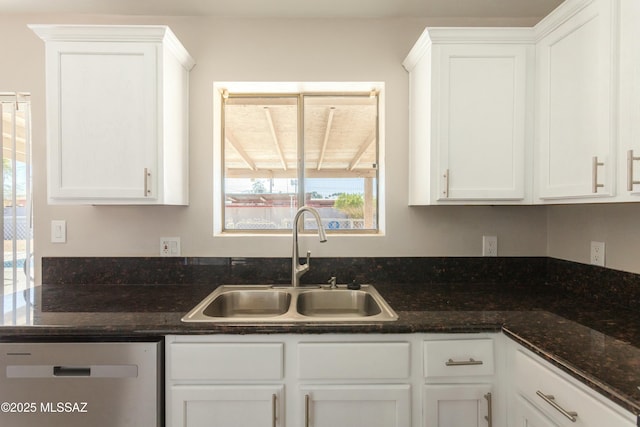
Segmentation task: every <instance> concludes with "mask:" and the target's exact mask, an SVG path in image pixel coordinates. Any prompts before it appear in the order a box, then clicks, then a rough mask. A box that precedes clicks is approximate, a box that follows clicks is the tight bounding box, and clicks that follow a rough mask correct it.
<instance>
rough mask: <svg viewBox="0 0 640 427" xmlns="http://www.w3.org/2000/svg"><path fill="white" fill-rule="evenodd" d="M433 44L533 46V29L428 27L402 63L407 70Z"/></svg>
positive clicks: (409, 69)
mask: <svg viewBox="0 0 640 427" xmlns="http://www.w3.org/2000/svg"><path fill="white" fill-rule="evenodd" d="M432 43H441V44H465V45H469V44H491V43H500V44H518V45H522V44H533V43H534V33H533V28H529V27H523V28H517V27H502V28H491V27H473V28H468V27H427V28H426V29H425V30H424V32H423V33H422V35H421V36H420V38H419V39H418V40H417V41H416V43H415V44H414V45H413V48H412V49H411V51H409V53H408V54H407V57H406V58H405V60H404V61H403V62H402V65H403V66H404V68H405V70H407V71H412V70H413V69H414V68H415V66H416V64H417V63H418V61H420V59H421V58H422V57H423V56H424V55H425V53H427V52H428V51H429V49H431V44H432Z"/></svg>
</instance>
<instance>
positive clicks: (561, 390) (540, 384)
mask: <svg viewBox="0 0 640 427" xmlns="http://www.w3.org/2000/svg"><path fill="white" fill-rule="evenodd" d="M513 380H514V383H515V384H516V389H517V390H518V393H519V394H520V395H521V396H522V397H524V398H525V399H527V400H528V401H529V402H531V403H532V404H533V405H534V406H535V407H536V408H538V409H539V410H540V411H541V412H542V413H544V414H545V415H546V416H548V417H549V418H550V419H551V420H553V421H554V422H556V423H558V424H559V425H567V426H569V425H571V426H575V427H583V426H584V427H587V426H594V427H595V426H607V427H623V426H626V427H631V426H633V423H632V422H630V420H625V418H624V417H623V416H622V415H621V413H619V412H618V411H617V410H616V409H614V405H615V404H614V403H613V402H608V404H605V403H604V398H603V400H602V401H601V400H600V399H597V398H595V397H594V396H593V395H590V394H588V393H587V392H585V391H583V390H581V389H580V388H579V387H578V386H576V385H574V384H571V383H570V382H569V378H568V377H567V379H565V378H563V377H562V376H561V375H560V374H558V373H556V372H554V371H552V370H551V369H550V367H549V368H548V367H546V366H544V365H542V364H541V363H540V362H538V361H537V360H534V359H533V358H532V357H530V356H528V355H526V354H524V353H522V352H521V351H517V352H516V356H515V361H514V378H513ZM543 395H544V396H543ZM551 397H553V398H551ZM545 398H546V400H545ZM549 400H550V402H549ZM562 411H565V412H566V413H564V414H563V413H562ZM570 412H573V413H575V414H574V415H571V414H569V413H570ZM629 415H631V414H629ZM572 416H573V417H574V420H571V419H570V418H571V417H572Z"/></svg>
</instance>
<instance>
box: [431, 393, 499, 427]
mask: <svg viewBox="0 0 640 427" xmlns="http://www.w3.org/2000/svg"><path fill="white" fill-rule="evenodd" d="M492 390H493V387H492V385H491V384H446V385H426V386H424V406H423V407H424V425H425V426H426V427H436V426H437V427H487V426H491V425H492V421H493V420H492V418H491V417H492V416H493V413H492V396H493V394H492Z"/></svg>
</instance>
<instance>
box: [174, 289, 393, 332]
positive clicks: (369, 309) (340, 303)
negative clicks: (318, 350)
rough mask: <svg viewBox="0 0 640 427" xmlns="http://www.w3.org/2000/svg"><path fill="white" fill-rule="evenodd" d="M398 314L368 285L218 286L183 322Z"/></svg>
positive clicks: (363, 318) (382, 318) (366, 318)
mask: <svg viewBox="0 0 640 427" xmlns="http://www.w3.org/2000/svg"><path fill="white" fill-rule="evenodd" d="M397 319H398V315H397V314H396V313H395V312H394V311H393V309H392V308H391V307H390V306H389V304H387V302H386V301H385V300H384V298H382V296H381V295H380V294H379V293H378V291H376V289H375V288H374V287H373V286H371V285H362V286H361V287H360V289H357V290H354V289H347V287H346V286H344V285H338V287H337V288H331V287H329V286H314V287H306V286H305V287H277V286H269V285H222V286H219V287H218V288H217V289H216V290H215V291H213V292H212V293H211V294H209V295H208V296H207V297H206V298H205V299H204V300H202V301H201V302H200V303H199V304H198V305H197V306H195V307H194V308H193V309H192V310H191V311H190V312H189V313H187V314H186V315H185V316H184V317H183V318H182V321H183V322H245V323H246V322H251V323H260V322H278V323H291V322H322V323H327V322H331V323H333V322H337V323H340V322H347V323H352V322H388V321H394V320H397Z"/></svg>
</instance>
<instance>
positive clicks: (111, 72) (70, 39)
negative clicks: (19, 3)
mask: <svg viewBox="0 0 640 427" xmlns="http://www.w3.org/2000/svg"><path fill="white" fill-rule="evenodd" d="M30 28H31V29H32V30H33V31H34V32H36V34H38V36H40V37H41V38H42V39H43V40H44V41H45V42H46V84H47V88H46V90H47V166H48V176H47V181H48V197H49V203H53V204H55V203H68V204H169V205H186V204H188V202H189V199H188V184H189V183H188V154H189V153H188V107H189V102H188V91H189V71H190V70H191V68H193V66H194V61H193V59H192V58H191V57H190V56H189V54H188V53H187V51H186V50H185V49H184V47H183V46H182V45H181V44H180V42H179V41H178V40H177V38H176V37H175V35H174V34H173V33H172V32H171V30H170V29H169V28H168V27H166V26H83V25H80V26H75V25H32V26H30Z"/></svg>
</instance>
